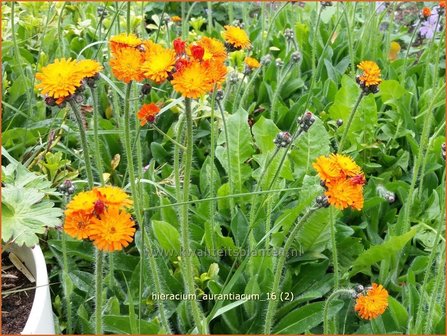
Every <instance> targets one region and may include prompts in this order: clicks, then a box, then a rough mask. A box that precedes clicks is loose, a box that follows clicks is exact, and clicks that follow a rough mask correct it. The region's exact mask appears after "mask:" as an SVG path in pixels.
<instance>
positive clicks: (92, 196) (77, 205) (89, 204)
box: [67, 190, 98, 214]
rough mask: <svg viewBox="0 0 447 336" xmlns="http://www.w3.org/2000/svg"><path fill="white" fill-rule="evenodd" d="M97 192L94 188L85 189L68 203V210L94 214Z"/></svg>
mask: <svg viewBox="0 0 447 336" xmlns="http://www.w3.org/2000/svg"><path fill="white" fill-rule="evenodd" d="M97 200H98V197H97V194H96V193H95V192H94V191H93V190H89V191H83V192H80V193H79V194H77V195H76V196H74V197H73V198H72V199H71V201H70V202H69V203H68V204H67V210H68V211H84V212H87V213H90V214H92V212H93V208H94V206H95V202H96V201H97Z"/></svg>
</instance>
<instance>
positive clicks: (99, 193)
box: [93, 186, 133, 208]
mask: <svg viewBox="0 0 447 336" xmlns="http://www.w3.org/2000/svg"><path fill="white" fill-rule="evenodd" d="M93 192H94V193H95V194H96V199H97V200H100V201H102V202H103V203H104V205H105V206H106V207H119V208H129V207H131V206H132V203H133V202H132V200H131V199H130V197H129V195H128V194H126V193H125V192H124V191H123V190H122V189H121V188H118V187H113V186H105V187H98V188H95V189H93Z"/></svg>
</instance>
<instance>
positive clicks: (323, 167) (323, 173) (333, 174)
mask: <svg viewBox="0 0 447 336" xmlns="http://www.w3.org/2000/svg"><path fill="white" fill-rule="evenodd" d="M312 166H313V167H314V168H315V170H316V171H317V173H318V175H319V176H320V179H321V180H322V181H324V182H330V181H333V180H337V179H339V178H340V170H339V169H337V167H334V164H333V160H331V159H330V158H328V157H327V156H320V157H318V158H317V160H316V161H315V162H314V163H313V164H312Z"/></svg>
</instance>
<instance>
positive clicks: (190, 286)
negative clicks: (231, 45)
mask: <svg viewBox="0 0 447 336" xmlns="http://www.w3.org/2000/svg"><path fill="white" fill-rule="evenodd" d="M185 118H186V152H185V162H184V163H185V167H184V169H185V171H184V179H183V195H182V201H186V200H188V199H189V186H190V178H191V169H192V154H193V145H194V141H193V129H192V127H193V125H192V111H191V99H190V98H186V99H185ZM188 212H189V206H188V204H184V205H183V206H182V216H181V239H182V252H183V253H182V265H183V272H182V276H183V281H184V283H185V289H186V294H195V292H196V291H195V285H194V266H193V260H192V251H191V248H190V246H191V245H190V241H189V217H188ZM190 302H191V309H192V316H193V319H194V323H195V325H196V327H197V329H198V331H199V333H200V334H208V327H207V325H206V320H205V318H204V316H203V314H202V312H201V311H200V307H199V304H198V302H197V301H196V300H191V301H190Z"/></svg>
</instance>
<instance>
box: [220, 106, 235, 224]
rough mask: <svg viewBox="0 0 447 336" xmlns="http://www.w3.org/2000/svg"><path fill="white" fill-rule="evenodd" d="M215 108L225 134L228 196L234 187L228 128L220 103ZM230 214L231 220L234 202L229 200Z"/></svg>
mask: <svg viewBox="0 0 447 336" xmlns="http://www.w3.org/2000/svg"><path fill="white" fill-rule="evenodd" d="M217 106H218V107H219V111H220V115H221V116H222V124H223V128H224V134H225V144H226V146H225V147H226V150H227V165H228V185H229V186H230V194H233V193H234V185H233V178H232V173H231V156H230V153H231V151H230V136H229V135H228V128H227V122H226V120H225V114H224V111H223V109H222V105H221V103H220V101H218V102H217ZM230 212H231V218H233V212H234V200H233V199H232V198H230Z"/></svg>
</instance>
